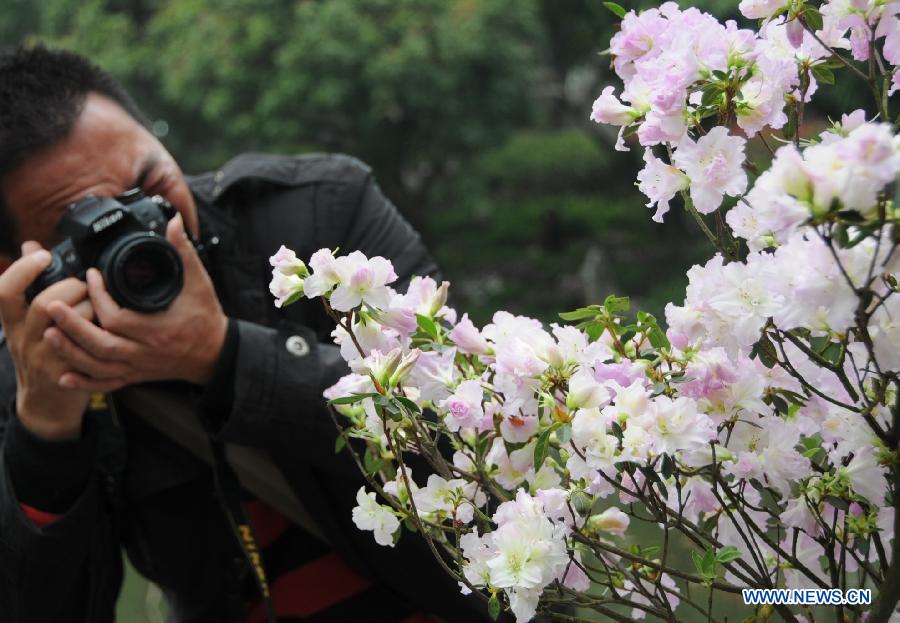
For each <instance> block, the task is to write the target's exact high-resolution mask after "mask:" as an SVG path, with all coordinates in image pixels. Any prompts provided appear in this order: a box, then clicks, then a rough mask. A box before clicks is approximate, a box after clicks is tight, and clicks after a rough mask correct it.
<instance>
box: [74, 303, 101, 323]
mask: <svg viewBox="0 0 900 623" xmlns="http://www.w3.org/2000/svg"><path fill="white" fill-rule="evenodd" d="M71 308H72V309H74V310H75V313H76V314H78V315H79V316H81V317H82V318H84V319H85V320H87V321H88V322H94V320H95V319H96V315H95V314H94V306H93V305H91V301H90V299H85V300H83V301H81V302H80V303H77V304H75V305H71Z"/></svg>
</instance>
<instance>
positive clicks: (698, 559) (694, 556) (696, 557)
mask: <svg viewBox="0 0 900 623" xmlns="http://www.w3.org/2000/svg"><path fill="white" fill-rule="evenodd" d="M691 560H693V561H694V568H695V569H696V570H697V573H698V574H700V575H704V574H703V556H701V555H700V554H698V553H697V552H695V551H694V550H691Z"/></svg>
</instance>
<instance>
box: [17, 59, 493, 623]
mask: <svg viewBox="0 0 900 623" xmlns="http://www.w3.org/2000/svg"><path fill="white" fill-rule="evenodd" d="M141 119H142V117H141V115H140V113H139V112H138V110H137V108H136V107H135V105H134V104H133V102H132V101H131V99H130V98H129V97H128V95H127V94H126V93H125V92H124V91H123V90H122V88H121V87H120V86H119V85H117V84H116V83H115V81H113V80H112V79H111V78H110V77H109V76H108V75H106V74H105V73H103V72H102V71H101V70H99V69H98V68H97V67H95V66H93V65H92V64H91V63H89V62H88V61H86V60H85V59H83V58H81V57H78V56H77V55H74V54H71V53H68V52H62V51H51V50H47V49H44V48H41V47H37V48H34V49H18V50H13V51H7V52H5V53H3V54H2V55H0V222H2V223H3V226H2V227H0V243H2V248H0V267H6V269H5V271H3V273H2V275H0V318H2V325H3V331H4V333H5V344H4V345H3V346H2V347H0V405H3V407H4V409H3V410H2V412H0V436H2V438H3V446H2V451H0V459H2V460H0V620H2V621H5V622H6V621H15V622H18V621H29V622H33V621H37V622H41V623H53V622H56V621H66V622H69V623H71V622H75V621H90V622H92V623H96V622H104V621H112V620H113V619H114V606H115V601H116V598H117V594H118V591H119V588H120V585H121V578H122V564H121V554H120V552H121V549H122V548H124V549H125V550H126V551H127V553H128V555H129V558H130V559H131V561H132V563H133V564H134V566H135V567H136V568H137V569H138V570H140V571H141V572H142V573H143V574H144V575H146V576H147V577H148V578H150V579H151V580H154V581H156V582H157V583H158V584H159V585H160V586H161V587H162V588H163V590H164V592H165V594H166V596H167V598H168V602H169V606H170V611H171V613H172V620H174V621H176V622H178V623H186V622H189V621H190V622H194V621H197V622H199V621H211V622H212V621H215V622H221V621H235V622H243V621H261V620H263V615H262V614H261V609H260V605H259V603H258V600H259V595H258V593H254V591H253V587H252V582H251V581H250V580H251V575H250V573H249V572H248V565H247V563H246V561H245V559H244V557H242V556H241V555H240V551H239V549H238V547H237V545H236V541H235V539H234V536H233V534H232V533H231V531H230V529H229V525H228V521H227V519H226V516H225V515H224V513H223V511H222V508H221V506H220V504H219V502H218V500H217V499H216V496H215V487H214V484H213V474H212V472H211V470H210V469H209V468H208V467H207V466H206V465H205V464H204V463H202V462H201V461H200V460H199V459H197V458H196V457H194V456H192V455H191V454H190V453H188V452H187V451H185V450H183V449H181V448H180V447H179V446H178V445H176V444H175V443H173V442H172V441H171V440H170V439H167V438H166V437H165V436H163V435H161V434H160V433H158V432H156V431H155V430H154V429H153V428H152V427H150V426H147V425H146V424H144V423H142V422H141V421H140V420H139V419H137V418H134V417H129V414H128V413H123V412H122V410H121V409H120V410H119V413H118V418H117V422H116V418H113V417H111V416H110V414H109V413H108V410H104V409H102V408H100V409H93V410H92V405H91V396H92V394H93V393H95V392H115V391H116V390H119V389H121V388H123V387H125V386H127V385H132V384H136V383H144V382H149V381H177V382H179V383H181V384H183V385H185V386H186V387H188V388H192V391H193V393H194V394H195V396H196V404H197V407H198V408H199V410H200V411H201V412H202V414H203V419H204V422H205V424H206V426H207V427H208V429H209V431H210V433H211V434H213V435H214V436H216V437H217V438H218V439H220V440H222V441H224V442H231V443H238V444H243V445H249V446H256V447H259V448H262V449H264V450H265V451H266V452H267V453H268V454H269V455H270V456H271V458H272V460H273V462H274V463H275V464H276V465H277V466H278V468H279V469H280V470H281V471H282V473H283V474H284V475H285V476H286V478H287V480H288V481H289V482H290V484H291V486H292V488H293V489H294V491H295V492H296V493H297V495H298V496H299V497H300V498H301V499H302V500H303V501H304V502H305V503H306V505H307V506H308V508H309V510H310V512H311V513H312V515H313V516H314V517H315V519H316V520H317V523H318V526H319V528H320V529H322V530H323V531H325V532H326V534H327V538H328V542H329V543H330V545H325V544H324V543H322V542H321V541H319V540H317V539H315V538H314V537H312V536H310V535H309V534H307V533H306V532H305V531H303V530H302V529H301V528H299V527H297V526H293V525H289V522H287V521H286V520H285V519H284V518H283V517H281V516H280V515H279V514H278V513H276V512H274V511H273V510H272V509H270V508H268V507H266V506H264V505H261V504H258V503H256V502H253V503H252V504H251V523H253V524H254V527H255V528H256V529H257V531H258V532H259V533H260V539H259V540H260V545H261V547H262V548H263V549H264V553H265V562H266V565H267V567H268V572H269V575H270V581H271V584H272V595H273V599H274V602H275V608H276V611H278V613H279V616H280V617H281V620H284V621H287V620H291V621H293V620H310V621H346V620H351V619H352V618H356V617H361V616H365V617H366V620H367V621H370V622H374V623H377V622H380V621H384V622H387V621H401V620H404V619H405V620H407V621H413V620H425V619H424V618H421V617H422V615H421V614H416V613H417V612H422V611H426V612H429V613H434V614H437V615H439V616H442V617H444V618H446V619H448V620H453V621H457V620H459V621H471V620H476V619H477V618H479V617H480V616H481V614H480V611H476V610H473V609H470V606H471V605H470V604H466V602H464V601H463V600H462V598H460V597H459V596H458V588H457V587H456V585H455V583H454V582H453V581H452V579H450V578H449V577H446V576H445V575H444V574H443V572H442V571H441V570H440V569H439V568H438V566H437V565H436V563H434V561H433V560H431V559H430V555H429V554H428V552H427V550H426V549H425V548H424V547H423V546H422V545H421V544H420V543H419V542H418V540H416V539H410V538H405V539H401V542H400V543H399V544H398V546H397V547H396V548H379V547H378V546H377V545H375V544H374V543H373V542H372V539H371V535H369V534H363V533H360V532H358V531H356V530H355V528H354V527H353V525H352V522H351V512H350V511H351V508H352V506H353V505H354V499H353V498H354V493H355V491H356V489H357V488H358V487H359V485H360V480H359V477H358V475H357V474H356V473H355V467H354V466H353V465H352V463H351V462H350V461H349V460H348V458H347V457H346V456H344V455H340V456H336V455H335V454H334V452H333V448H334V440H335V437H336V431H335V429H334V425H333V423H332V421H331V419H330V418H329V416H328V414H327V413H326V411H325V409H324V403H323V400H322V398H321V393H322V390H323V389H324V388H326V387H328V386H329V385H331V384H332V383H334V382H335V381H336V380H337V379H338V378H339V377H340V376H341V375H342V374H343V373H344V372H345V369H344V365H343V363H342V362H341V361H340V358H339V356H338V355H337V351H336V349H335V348H334V347H332V346H330V345H328V344H327V343H326V342H328V339H329V334H330V331H331V329H332V324H331V321H330V320H329V319H328V318H327V316H326V315H325V314H324V312H323V311H322V310H321V307H320V306H319V305H316V303H315V302H313V301H308V302H303V303H298V304H296V305H293V306H290V307H288V308H287V309H285V310H276V309H275V308H274V307H273V305H272V302H271V299H270V297H269V296H268V293H267V292H266V284H267V283H268V280H269V267H268V265H267V261H266V260H267V258H268V256H269V255H271V254H273V253H274V252H275V251H276V250H277V248H278V247H279V245H281V244H286V245H287V246H289V247H291V248H293V249H295V250H296V251H297V253H298V254H299V255H300V256H307V257H308V256H309V255H310V254H311V253H312V252H313V251H315V250H316V249H318V248H321V247H330V248H335V247H340V248H341V249H342V250H343V251H350V250H353V249H359V250H361V251H363V252H364V253H366V254H368V255H370V256H371V255H382V256H385V257H387V258H389V259H391V260H392V261H393V263H394V266H395V269H396V271H397V273H398V274H399V275H400V277H401V279H400V283H399V287H400V288H404V287H405V286H406V283H408V281H409V279H410V278H411V277H412V276H413V275H415V274H421V275H435V274H436V272H437V268H436V266H435V264H434V263H433V261H432V260H431V258H430V257H429V256H428V254H427V252H426V250H425V248H424V246H423V245H422V243H421V241H420V239H419V236H418V235H417V234H416V233H415V232H414V231H413V230H412V229H411V228H410V227H409V225H408V224H407V223H406V222H405V221H404V220H403V219H402V218H401V217H400V216H399V214H398V213H397V211H396V209H395V208H394V207H393V206H392V205H391V204H390V202H389V201H388V200H386V199H385V198H384V197H383V195H382V194H381V192H380V190H379V189H378V187H377V185H376V184H375V183H374V181H373V180H372V177H371V174H370V171H369V170H368V169H367V168H366V167H365V166H364V165H362V164H361V163H359V162H358V161H356V160H353V159H351V158H348V157H345V156H333V155H332V156H328V155H319V156H308V157H298V158H294V157H274V156H263V155H253V154H250V155H244V156H241V157H238V158H235V159H234V160H232V161H231V162H229V163H228V164H226V165H225V166H224V167H223V168H222V169H221V170H219V171H217V172H214V173H210V174H206V175H202V176H199V177H196V178H193V179H192V180H190V181H189V182H188V181H186V180H185V178H184V176H183V175H182V173H181V171H180V169H179V167H178V165H177V164H176V163H175V161H174V159H173V158H172V157H171V155H169V153H168V152H167V151H166V150H165V149H164V148H163V146H162V145H161V144H160V143H159V142H158V141H157V140H156V139H155V138H154V137H153V135H152V134H150V133H149V132H148V131H147V130H146V128H145V127H144V125H143V124H142V123H141V122H140V121H141ZM133 187H139V188H141V189H143V191H144V192H145V193H146V194H148V195H157V194H158V195H162V196H163V197H165V198H166V199H168V200H169V201H170V202H171V203H172V204H173V205H174V206H175V208H176V209H177V210H178V213H179V214H178V216H176V217H175V218H174V219H172V221H171V222H170V223H169V226H168V230H167V234H166V235H167V238H168V240H169V241H170V242H171V243H172V244H173V246H174V247H175V248H176V249H177V251H178V253H179V255H180V256H181V259H182V262H183V264H184V289H183V291H182V292H181V294H180V295H179V296H178V298H177V299H175V301H174V302H173V303H172V305H171V306H170V307H169V308H168V309H166V310H165V311H162V312H158V313H155V314H141V313H137V312H134V311H131V310H128V309H123V308H121V307H119V306H118V305H117V304H116V303H115V301H114V300H113V299H112V298H111V297H110V295H109V294H108V292H107V290H106V288H105V285H104V283H103V278H102V277H101V276H100V274H99V273H98V272H97V271H96V270H91V271H89V273H88V275H87V281H86V282H83V281H79V280H77V279H74V278H70V279H66V280H64V281H61V282H59V283H56V284H53V285H51V286H50V287H48V288H46V289H45V290H44V291H43V292H41V293H40V294H39V295H38V296H37V297H36V298H35V299H34V300H33V301H32V302H31V304H28V303H27V302H26V298H25V290H26V288H27V287H28V286H29V285H30V284H31V283H32V282H33V281H34V279H35V278H36V277H37V276H38V275H39V274H40V273H41V271H43V270H44V268H46V267H47V265H48V264H49V262H50V256H49V254H48V252H47V249H49V248H51V247H52V245H54V244H56V243H57V242H58V241H59V240H58V234H57V233H56V225H57V223H58V222H59V220H60V219H61V218H62V216H63V213H64V210H65V208H66V206H67V205H69V204H71V203H72V202H74V201H77V200H79V199H81V198H83V197H86V196H88V195H95V196H116V195H118V194H120V193H122V192H123V191H125V190H128V189H130V188H133ZM185 231H186V232H187V233H188V234H190V235H191V237H194V238H198V239H200V240H205V241H214V242H217V244H215V245H212V243H211V246H212V249H211V250H210V252H209V256H208V259H207V262H206V264H207V266H204V263H203V262H202V261H201V259H200V257H198V254H197V252H196V251H195V249H194V247H193V245H192V244H191V243H190V241H189V240H188V238H187V237H186V234H185ZM19 245H21V246H19ZM114 403H115V401H114ZM7 406H8V408H6V407H7ZM97 406H98V405H96V404H95V405H93V407H97ZM345 561H349V562H350V563H352V564H353V565H354V568H353V569H351V568H350V567H349V566H347V564H346V562H345ZM416 617H420V618H418V619H417V618H416Z"/></svg>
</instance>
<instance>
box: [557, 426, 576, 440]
mask: <svg viewBox="0 0 900 623" xmlns="http://www.w3.org/2000/svg"><path fill="white" fill-rule="evenodd" d="M570 439H572V425H571V424H563V425H562V426H560V427H559V428H558V429H557V430H556V440H557V441H558V442H559V443H569V440H570Z"/></svg>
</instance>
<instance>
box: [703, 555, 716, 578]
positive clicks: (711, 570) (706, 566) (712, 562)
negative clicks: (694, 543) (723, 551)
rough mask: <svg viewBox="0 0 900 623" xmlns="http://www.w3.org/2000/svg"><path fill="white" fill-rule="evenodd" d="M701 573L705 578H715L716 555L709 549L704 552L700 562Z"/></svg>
mask: <svg viewBox="0 0 900 623" xmlns="http://www.w3.org/2000/svg"><path fill="white" fill-rule="evenodd" d="M700 564H701V565H702V568H703V571H702V572H701V573H702V575H703V577H705V578H714V577H716V554H715V552H713V551H712V550H711V549H708V550H706V552H704V554H703V558H702V559H701V561H700Z"/></svg>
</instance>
